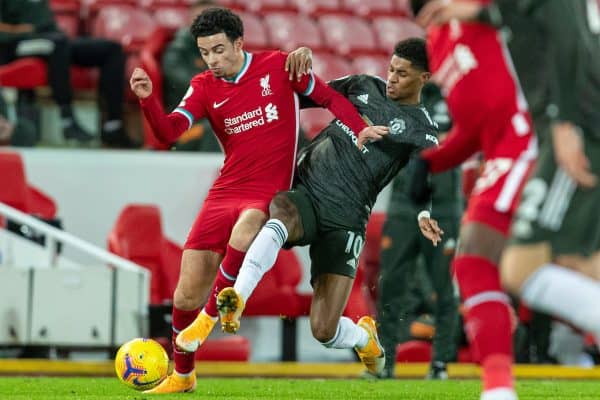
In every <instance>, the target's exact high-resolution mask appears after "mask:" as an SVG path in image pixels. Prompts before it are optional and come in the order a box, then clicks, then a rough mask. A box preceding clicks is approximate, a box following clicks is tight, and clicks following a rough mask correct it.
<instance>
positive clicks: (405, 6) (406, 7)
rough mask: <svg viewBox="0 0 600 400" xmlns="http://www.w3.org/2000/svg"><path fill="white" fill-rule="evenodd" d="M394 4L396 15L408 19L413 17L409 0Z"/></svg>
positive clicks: (399, 0) (396, 0)
mask: <svg viewBox="0 0 600 400" xmlns="http://www.w3.org/2000/svg"><path fill="white" fill-rule="evenodd" d="M394 2H395V3H396V4H395V8H396V14H398V15H404V16H406V17H409V18H412V17H413V15H412V9H411V7H410V0H395V1H394Z"/></svg>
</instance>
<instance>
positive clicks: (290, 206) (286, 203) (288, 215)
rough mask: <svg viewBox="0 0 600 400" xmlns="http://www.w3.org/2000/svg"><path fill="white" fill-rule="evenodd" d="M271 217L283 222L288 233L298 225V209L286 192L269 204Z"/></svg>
mask: <svg viewBox="0 0 600 400" xmlns="http://www.w3.org/2000/svg"><path fill="white" fill-rule="evenodd" d="M269 215H270V216H271V218H275V219H278V220H279V221H281V222H282V223H283V224H284V225H285V227H286V228H287V229H288V232H289V231H290V230H291V229H292V228H293V227H294V226H296V225H297V221H298V219H299V216H298V209H297V208H296V205H295V204H294V203H293V202H292V201H291V200H290V198H289V197H288V196H287V194H286V193H285V192H279V193H277V194H276V195H275V197H273V200H271V203H270V204H269Z"/></svg>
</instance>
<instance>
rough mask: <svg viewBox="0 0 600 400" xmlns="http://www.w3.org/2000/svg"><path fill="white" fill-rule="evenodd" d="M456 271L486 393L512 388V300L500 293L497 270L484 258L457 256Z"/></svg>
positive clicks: (466, 325) (474, 351) (468, 333)
mask: <svg viewBox="0 0 600 400" xmlns="http://www.w3.org/2000/svg"><path fill="white" fill-rule="evenodd" d="M454 270H455V272H456V278H457V280H458V284H459V287H460V291H461V294H462V296H463V299H464V304H465V307H466V308H467V313H466V316H465V322H466V323H465V329H466V332H467V336H468V338H469V343H470V344H471V350H472V353H473V355H474V357H475V358H476V360H477V361H479V363H480V364H481V366H482V368H483V375H482V379H483V385H484V390H488V389H493V388H496V387H513V376H512V368H511V364H512V358H513V357H512V329H511V314H510V308H509V307H510V304H509V301H510V300H509V298H508V296H506V294H504V292H502V290H501V287H500V277H499V274H498V268H497V267H496V266H495V265H494V264H492V263H491V262H490V261H488V260H486V259H484V258H481V257H474V256H458V257H457V258H456V259H455V260H454Z"/></svg>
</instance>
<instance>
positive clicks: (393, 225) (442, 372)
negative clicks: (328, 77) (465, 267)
mask: <svg viewBox="0 0 600 400" xmlns="http://www.w3.org/2000/svg"><path fill="white" fill-rule="evenodd" d="M421 102H422V104H423V105H424V106H425V107H426V108H427V110H428V111H429V112H430V113H431V117H432V119H433V120H434V121H435V122H436V123H437V124H438V126H439V129H440V131H442V132H447V131H448V130H450V127H451V120H450V116H449V115H448V107H447V106H446V102H445V101H444V98H443V97H442V94H441V92H440V89H439V87H437V86H436V85H435V84H432V83H428V84H427V85H425V87H424V88H423V90H422V92H421ZM412 166H413V163H412V162H410V163H409V164H408V166H407V167H406V169H405V170H403V171H400V173H399V174H398V175H397V176H396V178H395V179H394V183H393V188H392V196H391V198H390V203H389V205H388V210H387V215H388V217H387V220H386V222H385V224H384V226H383V239H382V245H381V276H380V284H379V287H380V290H379V293H380V297H379V299H378V304H377V314H378V318H379V323H380V337H381V343H382V345H383V347H384V350H385V352H386V354H388V357H387V358H386V366H385V369H384V374H383V376H382V377H385V378H389V377H393V376H394V365H395V361H396V357H395V356H394V355H395V349H396V345H397V344H398V343H399V342H403V341H407V340H409V339H410V338H411V337H412V335H411V333H410V330H411V326H412V323H413V321H414V320H415V319H416V318H417V317H418V316H419V315H420V313H421V312H423V310H421V308H422V307H418V306H419V305H421V304H429V305H430V306H431V307H430V308H431V311H433V314H434V317H435V318H434V321H435V335H432V336H433V353H432V359H431V366H430V369H429V373H428V378H430V379H446V378H447V372H446V364H447V363H448V362H450V361H454V360H455V359H456V342H455V337H456V334H455V331H456V325H457V321H458V306H457V299H456V298H455V296H454V287H453V284H452V278H451V276H450V261H451V260H452V257H453V255H454V249H455V247H456V239H457V237H458V226H459V223H460V216H461V215H462V211H463V198H462V195H461V185H460V169H458V168H455V169H452V170H450V171H448V172H445V173H443V174H439V175H433V176H432V184H433V187H434V191H433V196H432V215H433V216H434V218H435V219H436V220H437V221H438V224H439V226H440V228H441V229H443V230H444V236H443V237H442V242H441V243H439V244H438V245H437V246H434V245H433V244H432V243H431V242H430V241H429V240H427V239H426V238H425V237H424V236H423V235H422V234H421V230H420V229H419V225H418V223H417V214H418V213H419V211H420V209H419V208H418V207H416V206H415V205H414V204H413V203H412V202H411V201H410V199H409V197H408V192H407V179H408V177H409V176H411V174H412ZM419 256H422V258H423V261H424V267H418V266H417V261H418V259H419V258H420V257H419ZM423 287H428V288H429V289H422V288H423ZM418 310H420V311H419V312H417V311H418ZM429 339H431V337H429Z"/></svg>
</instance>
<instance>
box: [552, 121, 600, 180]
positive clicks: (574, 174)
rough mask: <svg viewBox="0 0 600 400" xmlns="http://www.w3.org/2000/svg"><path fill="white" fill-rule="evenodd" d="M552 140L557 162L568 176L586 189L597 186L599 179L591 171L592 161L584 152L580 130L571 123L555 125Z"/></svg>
mask: <svg viewBox="0 0 600 400" xmlns="http://www.w3.org/2000/svg"><path fill="white" fill-rule="evenodd" d="M552 140H553V146H554V156H555V158H556V162H557V163H558V165H559V166H560V167H561V168H562V169H563V170H564V171H565V172H566V173H567V175H569V176H570V177H571V178H572V179H573V180H574V181H575V182H577V184H578V185H580V186H583V187H584V188H591V187H594V186H596V183H597V181H598V177H597V176H596V175H594V174H593V173H592V172H591V171H590V160H589V159H588V158H587V157H586V155H585V152H584V151H583V138H582V137H581V134H580V133H579V132H578V128H577V127H576V126H575V125H573V124H572V123H570V122H558V123H554V124H553V125H552Z"/></svg>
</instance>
